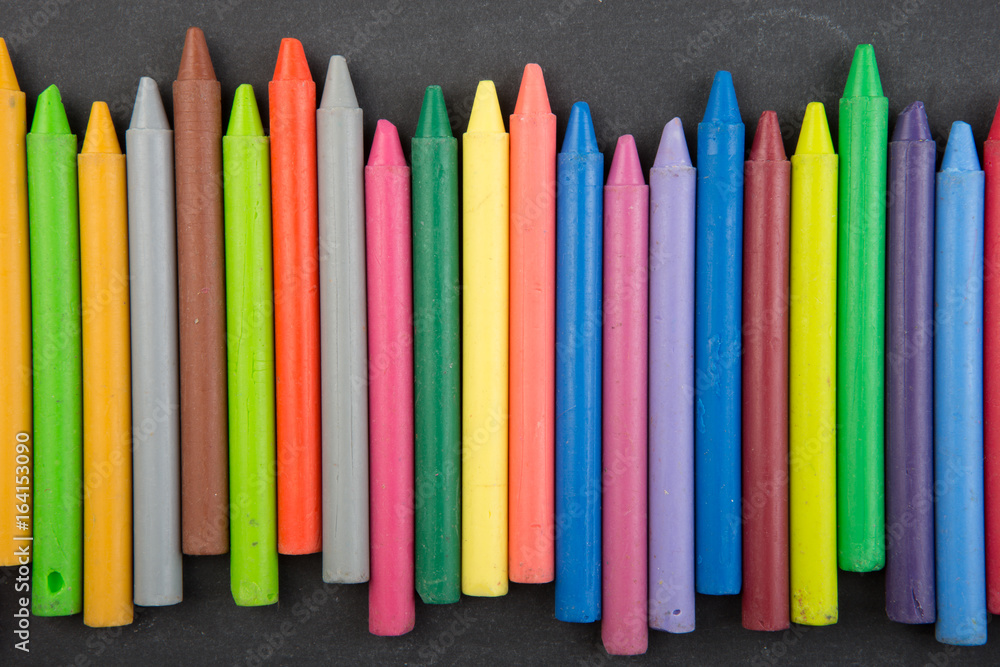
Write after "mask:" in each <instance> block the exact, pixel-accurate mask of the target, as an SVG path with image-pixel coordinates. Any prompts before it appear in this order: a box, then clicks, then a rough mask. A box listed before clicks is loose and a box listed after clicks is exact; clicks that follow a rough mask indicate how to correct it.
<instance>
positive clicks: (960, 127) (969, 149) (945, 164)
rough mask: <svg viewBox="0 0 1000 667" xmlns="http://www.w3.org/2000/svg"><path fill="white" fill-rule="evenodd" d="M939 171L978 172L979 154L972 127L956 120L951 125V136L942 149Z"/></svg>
mask: <svg viewBox="0 0 1000 667" xmlns="http://www.w3.org/2000/svg"><path fill="white" fill-rule="evenodd" d="M941 171H979V154H978V153H976V140H975V138H973V136H972V126H971V125H969V124H968V123H963V122H962V121H960V120H956V121H955V122H954V123H952V124H951V134H950V135H948V144H947V145H946V146H945V149H944V159H943V160H942V161H941Z"/></svg>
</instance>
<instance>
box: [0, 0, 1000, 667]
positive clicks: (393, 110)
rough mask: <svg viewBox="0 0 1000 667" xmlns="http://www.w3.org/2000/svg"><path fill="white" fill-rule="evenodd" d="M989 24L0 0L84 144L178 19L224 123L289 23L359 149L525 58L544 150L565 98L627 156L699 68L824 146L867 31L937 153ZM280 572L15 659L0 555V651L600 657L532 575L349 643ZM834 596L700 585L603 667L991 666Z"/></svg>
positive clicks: (162, 63) (984, 124)
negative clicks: (755, 620) (629, 139)
mask: <svg viewBox="0 0 1000 667" xmlns="http://www.w3.org/2000/svg"><path fill="white" fill-rule="evenodd" d="M196 4H198V5H202V6H200V7H195V6H194V5H196ZM279 5H280V8H279ZM998 21H1000V3H997V2H996V0H991V1H985V2H960V1H957V0H956V1H948V2H945V1H943V0H942V1H941V2H932V1H931V0H896V1H894V2H879V1H878V0H851V1H849V2H829V1H826V2H819V1H810V2H797V3H792V2H775V3H767V2H761V1H757V0H730V1H728V2H727V1H719V0H699V1H697V2H676V1H674V2H656V3H654V2H625V1H624V0H604V1H603V2H598V1H597V0H537V1H536V2H530V1H524V0H517V1H515V0H507V1H505V2H484V1H481V0H474V1H472V0H470V1H465V2H457V1H456V2H432V1H426V2H415V1H407V0H377V1H374V2H356V3H352V2H347V1H341V2H326V3H325V2H320V1H318V0H286V1H285V2H281V3H273V4H272V3H268V2H261V1H256V0H208V1H207V2H204V3H193V2H192V3H188V2H180V1H178V0H172V1H164V2H158V3H149V4H148V5H146V4H145V3H143V4H140V3H134V4H133V3H132V2H125V1H121V2H83V1H81V0H0V35H2V36H4V37H6V39H7V41H8V44H9V46H10V47H11V52H12V58H13V60H14V66H15V68H16V70H17V75H18V78H19V80H20V82H21V87H22V89H24V90H25V91H26V92H27V94H28V100H29V101H28V105H29V109H28V113H29V119H30V115H31V113H32V110H33V107H34V98H35V97H36V96H37V95H38V93H39V92H41V90H42V89H43V88H44V87H45V86H47V85H49V84H51V83H55V84H58V85H59V87H60V89H61V90H62V94H63V99H64V100H65V103H66V107H67V110H68V112H69V117H70V122H71V124H72V126H73V129H74V131H75V132H77V134H78V135H80V137H81V138H82V135H83V131H84V128H85V126H86V120H87V117H88V114H89V108H90V104H91V102H92V101H94V100H105V101H107V102H108V103H109V105H110V106H111V109H112V113H113V115H114V119H115V122H116V124H117V126H118V130H119V134H120V135H121V136H122V138H124V130H125V127H126V125H127V123H128V118H129V115H130V114H131V109H132V101H133V97H134V95H135V89H136V85H137V82H138V79H139V77H140V76H143V75H147V76H152V77H154V78H155V79H156V80H157V81H158V82H159V84H160V89H161V92H162V93H163V96H164V101H165V103H166V105H167V108H168V112H169V110H170V104H171V82H172V81H173V79H174V77H175V75H176V72H177V66H178V62H179V58H180V52H181V46H182V44H183V39H184V31H185V30H186V28H187V27H188V26H190V25H198V26H200V27H202V28H203V29H204V31H205V33H206V36H207V37H208V42H209V48H210V49H211V53H212V58H213V61H214V63H215V69H216V73H217V74H218V76H219V79H220V80H221V81H222V89H223V100H224V101H223V104H224V107H225V108H224V110H223V116H224V118H228V115H229V105H230V103H231V101H232V96H233V92H234V90H235V89H236V86H237V85H238V84H240V83H251V84H253V86H254V88H255V90H256V92H257V97H258V101H259V103H260V105H261V111H262V113H265V114H266V110H267V104H266V103H267V92H266V91H267V88H266V86H267V82H268V80H269V79H270V78H271V74H272V72H273V69H274V61H275V57H276V55H277V50H278V43H279V41H280V39H281V38H282V37H286V36H294V37H297V38H299V39H300V40H301V41H302V43H303V44H304V46H305V50H306V54H307V55H308V57H309V63H310V66H311V68H312V72H313V76H314V78H316V79H317V81H318V82H320V92H322V91H321V87H322V83H321V82H322V80H323V78H324V76H325V72H326V63H327V60H328V59H329V57H330V56H331V55H333V54H336V53H343V54H345V55H347V56H348V59H349V62H350V67H351V71H352V74H353V77H354V83H355V87H356V88H357V92H358V98H359V100H360V103H361V106H362V107H363V108H364V110H365V129H366V134H367V140H368V142H369V143H370V141H371V135H372V132H373V131H374V127H375V121H376V120H377V119H378V118H388V119H389V120H391V121H392V122H394V123H396V124H397V125H398V127H399V129H400V134H401V135H402V136H403V137H404V142H403V143H404V149H405V150H407V151H408V150H409V140H408V137H409V136H411V135H412V133H413V130H414V128H415V126H416V122H417V114H418V110H419V105H420V101H421V97H422V93H423V89H424V87H425V86H427V85H429V84H440V85H441V86H442V87H443V88H444V92H445V97H446V99H447V101H448V104H449V108H450V110H451V113H452V119H453V127H454V129H455V131H456V133H458V132H461V131H462V130H463V129H464V126H465V124H466V121H467V119H468V111H469V108H470V106H471V102H472V96H473V94H474V92H475V88H476V82H477V81H478V80H479V79H483V78H492V79H493V80H494V81H495V82H496V84H497V89H498V92H499V94H500V103H501V106H502V107H503V111H504V114H505V115H506V114H509V113H510V112H511V111H512V110H513V107H514V101H515V96H516V94H517V88H518V84H519V82H520V78H521V71H522V69H523V66H524V64H525V63H526V62H531V61H534V62H538V63H540V64H541V65H542V68H543V70H544V72H545V78H546V83H547V85H548V90H549V95H550V98H551V101H552V107H553V111H554V112H555V113H556V114H557V115H558V117H559V129H560V136H559V140H560V141H561V140H562V131H563V130H564V129H565V124H566V120H567V116H568V112H569V108H570V106H571V105H572V103H573V102H574V101H576V100H581V99H582V100H586V101H587V102H589V103H590V106H591V109H592V111H593V115H594V120H595V124H596V127H597V133H598V137H599V139H600V141H601V146H602V148H603V149H607V148H608V147H610V146H613V142H614V140H615V139H616V137H617V136H618V135H619V134H623V133H628V132H631V133H633V134H634V135H635V136H636V140H637V142H638V145H639V153H640V156H641V158H642V161H643V164H644V166H645V167H646V168H648V167H649V166H650V165H651V163H652V158H653V155H654V152H655V150H656V145H657V141H658V139H659V134H660V131H661V129H662V127H663V125H664V123H666V122H667V121H668V120H670V118H672V117H673V116H678V115H679V116H681V117H682V118H683V119H684V125H685V128H686V130H687V132H688V138H689V142H690V144H691V147H692V153H693V152H694V151H693V148H694V141H693V140H694V130H695V127H696V124H697V121H698V120H699V119H700V117H701V114H702V113H703V110H704V104H705V101H706V97H707V94H708V90H709V87H710V85H711V82H712V76H713V74H714V72H715V70H716V69H729V70H731V71H732V73H733V78H734V79H735V82H736V91H737V95H738V97H739V103H740V108H741V110H742V113H743V118H744V120H745V121H746V123H747V138H748V141H747V146H748V147H749V143H750V138H751V137H752V132H753V130H754V128H755V127H756V120H757V118H758V116H759V115H760V113H761V111H763V110H765V109H775V110H777V112H778V115H779V117H780V118H781V123H782V128H783V134H784V137H785V147H786V150H788V151H791V150H792V148H793V147H794V141H795V140H796V138H797V135H798V128H799V126H800V123H801V116H802V113H803V111H804V110H805V105H806V103H807V102H810V101H812V100H819V101H822V102H824V103H825V104H826V109H827V113H828V115H829V117H830V122H831V126H832V127H833V128H834V135H835V141H836V118H837V100H838V98H839V96H840V93H841V91H842V89H843V85H844V81H845V78H846V76H847V70H848V67H849V64H850V58H851V55H852V54H853V51H854V47H855V45H856V44H858V43H862V42H872V43H874V44H875V49H876V54H877V57H878V62H879V68H880V71H881V74H882V84H883V87H884V89H885V92H886V95H887V96H888V97H889V104H890V118H891V119H894V118H895V115H896V114H897V113H898V112H899V111H900V110H902V109H903V107H904V106H906V105H907V104H908V103H909V102H911V101H913V100H914V99H920V100H923V101H924V103H925V104H926V106H927V113H928V115H929V116H930V122H931V127H932V129H933V131H934V134H935V137H937V138H938V141H939V144H940V145H939V148H940V149H941V150H943V146H944V139H945V138H946V137H947V132H948V127H949V126H950V124H951V123H952V121H954V120H965V121H968V122H969V123H971V124H972V127H973V130H974V132H975V134H976V139H977V141H979V142H982V140H983V139H985V137H986V134H987V131H988V129H989V123H990V119H991V118H992V115H993V110H994V108H995V106H996V103H997V98H998V96H1000V49H998V48H997V47H998V46H1000V32H998V30H997V28H996V26H997V25H998ZM266 122H267V119H266V115H265V124H266ZM609 162H610V159H608V160H607V161H606V164H608V163H609ZM280 572H281V602H280V603H279V604H278V605H275V606H272V607H265V608H256V609H254V608H237V607H236V606H235V605H234V604H233V601H232V598H231V597H230V594H229V579H228V560H227V558H226V557H203V558H187V559H186V561H185V571H184V576H185V582H184V583H185V586H184V588H185V599H184V602H183V603H182V604H179V605H177V606H174V607H163V608H137V610H136V611H137V613H136V621H135V623H134V624H133V625H131V626H128V627H125V628H119V629H105V630H95V629H89V628H86V627H84V626H83V623H82V620H81V618H80V617H79V616H75V617H70V618H53V619H43V618H33V619H32V624H31V632H32V634H31V654H30V657H26V656H24V655H23V654H21V653H20V652H17V651H14V650H13V643H14V641H15V640H14V638H13V635H12V634H11V618H12V614H13V611H14V600H13V598H14V597H15V596H14V594H13V583H12V579H11V576H12V570H10V569H7V570H0V573H2V575H5V579H4V580H2V582H0V664H22V663H24V664H27V663H29V662H30V663H33V664H46V665H49V664H53V665H58V664H63V665H68V664H94V665H99V664H140V663H143V662H144V663H147V664H182V663H183V664H261V663H268V664H274V665H278V664H281V665H284V664H293V663H303V664H304V663H311V662H317V661H320V660H322V661H324V662H333V663H337V664H340V663H356V662H364V663H368V664H373V663H379V664H403V663H409V664H413V663H417V664H432V663H434V664H450V663H457V662H474V663H523V664H527V663H534V664H540V663H558V664H573V665H601V664H605V663H608V662H612V659H611V658H609V657H608V656H607V655H606V654H605V653H604V652H603V650H602V649H601V644H600V628H599V625H598V624H593V625H573V624H567V623H560V622H557V621H556V620H555V619H554V618H553V587H552V585H544V586H526V585H516V584H515V585H512V586H511V591H510V593H509V594H508V595H507V596H506V597H504V598H500V599H477V598H463V600H462V601H461V602H460V603H459V604H456V605H449V606H438V607H433V606H425V605H422V604H419V603H418V609H417V626H416V629H415V630H414V631H413V632H411V633H410V634H409V635H407V636H405V637H401V638H379V637H373V636H371V635H369V634H368V625H367V622H368V616H367V587H366V586H364V585H360V586H339V587H338V586H324V585H323V583H322V581H321V578H320V558H319V556H298V557H296V556H292V557H282V559H281V569H280ZM840 587H841V588H840V618H841V620H840V623H839V624H838V625H836V626H832V627H826V628H808V627H805V626H796V627H795V628H793V629H792V630H791V631H788V632H784V633H755V632H750V631H748V630H744V629H742V627H741V625H740V604H739V598H738V597H724V598H713V597H706V596H699V597H698V602H697V604H698V607H697V623H698V629H697V630H696V631H695V632H694V633H692V634H689V635H668V634H664V633H659V632H650V644H649V653H648V654H647V656H645V657H644V658H635V659H614V660H613V662H616V663H625V662H643V661H645V662H650V663H652V662H654V661H655V662H656V663H661V664H715V665H722V664H733V663H751V664H754V665H778V664H782V665H784V664H787V665H793V664H803V665H815V664H843V663H876V662H877V663H887V664H913V665H924V664H931V665H938V666H939V667H941V666H943V665H947V664H991V663H997V662H998V661H1000V638H997V637H994V638H993V639H992V641H991V644H990V645H988V646H987V647H981V648H962V649H956V648H947V647H945V646H943V645H940V644H937V643H936V642H935V641H934V633H933V627H932V626H905V625H898V624H894V623H891V622H890V621H889V620H888V619H887V618H886V616H885V612H884V610H883V605H884V595H883V576H882V574H881V573H874V574H868V575H858V574H841V576H840Z"/></svg>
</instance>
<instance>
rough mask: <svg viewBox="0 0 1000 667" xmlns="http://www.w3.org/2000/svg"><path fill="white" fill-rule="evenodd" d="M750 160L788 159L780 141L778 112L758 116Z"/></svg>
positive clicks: (776, 160)
mask: <svg viewBox="0 0 1000 667" xmlns="http://www.w3.org/2000/svg"><path fill="white" fill-rule="evenodd" d="M807 111H808V108H807ZM750 159H751V160H765V161H773V162H783V161H785V160H787V159H788V157H787V156H786V155H785V144H784V142H783V141H782V140H781V125H780V124H779V123H778V112H776V111H765V112H764V113H762V114H761V115H760V120H758V121H757V131H756V132H754V135H753V145H752V146H751V147H750Z"/></svg>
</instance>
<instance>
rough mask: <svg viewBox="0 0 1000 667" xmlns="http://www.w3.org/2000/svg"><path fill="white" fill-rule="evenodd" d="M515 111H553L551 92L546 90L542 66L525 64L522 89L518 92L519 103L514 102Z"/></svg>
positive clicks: (517, 112) (542, 112)
mask: <svg viewBox="0 0 1000 667" xmlns="http://www.w3.org/2000/svg"><path fill="white" fill-rule="evenodd" d="M514 113H516V114H529V113H537V114H545V113H552V107H551V106H549V94H548V91H546V90H545V78H544V77H543V76H542V68H541V67H539V66H538V65H536V64H535V63H528V64H527V65H525V66H524V75H523V76H522V77H521V89H520V90H519V91H518V93H517V103H516V104H514Z"/></svg>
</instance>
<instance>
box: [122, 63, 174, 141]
mask: <svg viewBox="0 0 1000 667" xmlns="http://www.w3.org/2000/svg"><path fill="white" fill-rule="evenodd" d="M128 128H129V129H130V130H169V129H170V123H169V122H168V121H167V112H166V111H164V110H163V99H162V98H161V97H160V89H159V87H158V86H157V85H156V82H155V81H153V80H152V79H150V78H149V77H148V76H144V77H142V78H141V79H139V89H138V90H137V91H136V92H135V106H134V107H132V120H131V121H130V122H129V126H128Z"/></svg>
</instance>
